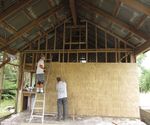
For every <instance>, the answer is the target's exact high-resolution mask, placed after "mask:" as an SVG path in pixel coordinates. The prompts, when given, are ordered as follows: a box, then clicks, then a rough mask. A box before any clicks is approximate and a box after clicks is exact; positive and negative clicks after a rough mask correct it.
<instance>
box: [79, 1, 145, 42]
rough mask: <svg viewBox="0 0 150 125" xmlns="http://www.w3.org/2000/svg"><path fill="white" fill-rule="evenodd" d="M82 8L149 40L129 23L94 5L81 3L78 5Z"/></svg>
mask: <svg viewBox="0 0 150 125" xmlns="http://www.w3.org/2000/svg"><path fill="white" fill-rule="evenodd" d="M78 4H79V5H80V6H82V7H83V8H85V9H86V10H90V11H92V12H94V13H95V14H98V15H100V16H104V17H105V18H107V19H108V20H110V21H112V22H113V23H116V24H117V25H120V26H122V27H123V28H125V29H127V30H129V31H131V32H133V33H134V34H137V35H138V36H140V37H142V38H144V39H146V40H147V39H148V36H147V35H145V34H144V33H143V32H141V31H139V30H137V29H136V28H135V27H133V26H131V25H129V24H127V23H124V22H122V21H120V20H119V19H117V18H115V17H114V16H112V15H110V14H108V13H106V12H104V11H102V10H101V9H99V8H97V7H95V6H94V5H92V4H89V3H88V2H86V1H81V2H80V3H78Z"/></svg>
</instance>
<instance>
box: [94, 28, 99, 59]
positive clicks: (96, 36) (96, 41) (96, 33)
mask: <svg viewBox="0 0 150 125" xmlns="http://www.w3.org/2000/svg"><path fill="white" fill-rule="evenodd" d="M95 48H96V50H97V27H96V26H95ZM97 55H98V54H97V51H96V62H97Z"/></svg>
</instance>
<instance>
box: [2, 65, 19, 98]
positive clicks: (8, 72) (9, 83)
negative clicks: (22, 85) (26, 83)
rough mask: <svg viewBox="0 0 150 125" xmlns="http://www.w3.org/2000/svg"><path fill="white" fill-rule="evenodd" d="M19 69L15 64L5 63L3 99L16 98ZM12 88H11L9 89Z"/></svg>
mask: <svg viewBox="0 0 150 125" xmlns="http://www.w3.org/2000/svg"><path fill="white" fill-rule="evenodd" d="M17 70H18V68H16V67H15V66H12V65H9V64H7V65H5V70H4V81H3V92H2V99H14V98H15V96H16V92H15V91H13V90H16V89H17ZM9 89H11V90H9Z"/></svg>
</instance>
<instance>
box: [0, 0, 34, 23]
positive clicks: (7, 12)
mask: <svg viewBox="0 0 150 125" xmlns="http://www.w3.org/2000/svg"><path fill="white" fill-rule="evenodd" d="M32 2H33V1H32V0H20V1H19V2H17V3H16V4H14V5H13V6H10V7H9V8H7V9H6V10H5V11H4V12H2V13H1V14H0V22H1V21H2V20H4V19H6V18H7V17H8V16H9V15H11V14H13V13H16V12H17V11H19V10H20V9H22V8H24V7H25V6H26V5H28V4H30V3H32Z"/></svg>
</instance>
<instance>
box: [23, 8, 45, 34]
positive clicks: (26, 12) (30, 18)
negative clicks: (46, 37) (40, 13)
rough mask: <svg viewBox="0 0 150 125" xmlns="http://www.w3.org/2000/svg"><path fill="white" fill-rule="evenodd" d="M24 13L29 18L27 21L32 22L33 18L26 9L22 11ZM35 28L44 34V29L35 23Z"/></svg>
mask: <svg viewBox="0 0 150 125" xmlns="http://www.w3.org/2000/svg"><path fill="white" fill-rule="evenodd" d="M23 11H24V13H25V14H26V15H27V17H28V18H29V20H34V19H35V18H34V17H33V16H32V15H31V14H30V13H29V11H28V10H27V9H24V10H23ZM36 27H37V28H38V29H39V30H40V31H41V32H42V33H44V29H43V28H42V27H41V24H40V23H37V25H36Z"/></svg>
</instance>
